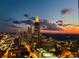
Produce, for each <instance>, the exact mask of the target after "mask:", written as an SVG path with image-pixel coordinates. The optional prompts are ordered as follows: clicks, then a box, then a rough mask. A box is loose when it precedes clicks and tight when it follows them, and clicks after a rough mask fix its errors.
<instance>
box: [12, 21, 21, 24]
mask: <svg viewBox="0 0 79 59" xmlns="http://www.w3.org/2000/svg"><path fill="white" fill-rule="evenodd" d="M13 23H14V24H20V23H21V22H20V21H13Z"/></svg>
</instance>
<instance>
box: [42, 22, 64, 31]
mask: <svg viewBox="0 0 79 59" xmlns="http://www.w3.org/2000/svg"><path fill="white" fill-rule="evenodd" d="M45 26H46V28H43V29H47V30H63V29H62V28H59V27H57V25H56V24H55V23H53V24H50V23H48V24H47V25H45Z"/></svg>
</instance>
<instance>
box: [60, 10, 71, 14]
mask: <svg viewBox="0 0 79 59" xmlns="http://www.w3.org/2000/svg"><path fill="white" fill-rule="evenodd" d="M70 11H71V9H63V10H61V14H66V13H68V12H70Z"/></svg>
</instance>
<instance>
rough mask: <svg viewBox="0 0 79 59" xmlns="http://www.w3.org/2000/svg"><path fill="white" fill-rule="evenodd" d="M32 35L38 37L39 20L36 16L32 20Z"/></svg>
mask: <svg viewBox="0 0 79 59" xmlns="http://www.w3.org/2000/svg"><path fill="white" fill-rule="evenodd" d="M34 35H35V36H36V37H37V39H39V38H40V20H39V18H38V16H37V17H36V18H35V22H34Z"/></svg>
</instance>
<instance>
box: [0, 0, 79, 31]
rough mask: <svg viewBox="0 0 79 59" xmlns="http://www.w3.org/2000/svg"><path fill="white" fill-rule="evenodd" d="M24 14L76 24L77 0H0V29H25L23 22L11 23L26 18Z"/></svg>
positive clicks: (25, 25)
mask: <svg viewBox="0 0 79 59" xmlns="http://www.w3.org/2000/svg"><path fill="white" fill-rule="evenodd" d="M24 14H28V15H29V16H30V17H36V16H39V18H40V19H48V20H50V21H57V20H62V21H64V23H65V24H73V25H77V24H78V20H79V19H78V0H50V1H49V0H0V28H1V29H0V31H5V30H6V31H11V30H17V29H22V30H26V29H27V26H29V25H27V24H25V23H21V24H18V25H15V24H13V21H24V20H27V18H26V17H24ZM9 25H12V26H11V27H10V26H9ZM13 25H15V26H13Z"/></svg>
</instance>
